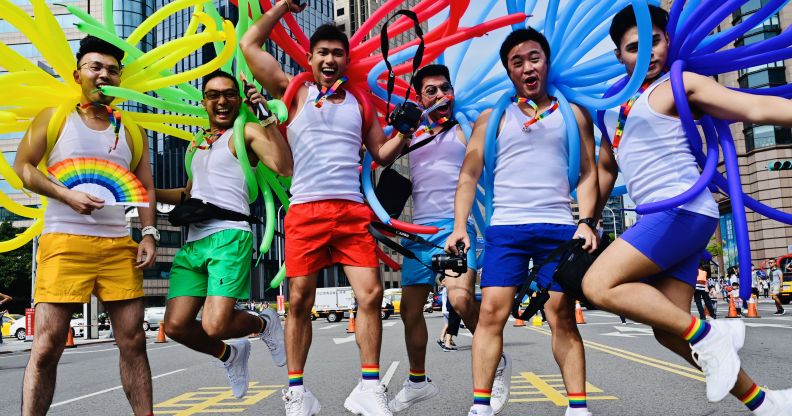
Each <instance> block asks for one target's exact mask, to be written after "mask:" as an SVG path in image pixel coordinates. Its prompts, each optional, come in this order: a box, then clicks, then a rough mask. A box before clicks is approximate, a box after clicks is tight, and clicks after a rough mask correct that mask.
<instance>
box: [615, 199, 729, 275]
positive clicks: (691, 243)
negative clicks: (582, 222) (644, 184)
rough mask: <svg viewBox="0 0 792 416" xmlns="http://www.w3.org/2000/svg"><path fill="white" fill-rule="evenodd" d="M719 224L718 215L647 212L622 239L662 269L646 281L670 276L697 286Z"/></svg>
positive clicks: (672, 210)
mask: <svg viewBox="0 0 792 416" xmlns="http://www.w3.org/2000/svg"><path fill="white" fill-rule="evenodd" d="M717 226H718V219H717V218H712V217H708V216H706V215H702V214H697V213H695V212H692V211H688V210H685V209H681V208H674V209H671V210H668V211H662V212H657V213H654V214H649V215H644V216H643V217H641V219H640V220H638V222H636V223H635V225H633V226H632V227H630V228H629V229H628V230H627V231H625V232H624V234H622V236H621V238H622V239H623V240H624V241H626V242H627V243H629V244H630V245H631V246H633V247H635V248H636V249H637V250H638V251H640V252H641V253H642V254H643V255H644V256H646V257H648V258H649V260H652V261H653V262H654V263H655V264H657V265H658V266H659V267H660V268H661V269H663V271H662V272H661V273H658V274H657V275H655V276H652V277H649V278H648V279H645V281H647V280H651V279H652V278H654V277H659V276H671V277H673V278H675V279H678V280H680V281H682V282H685V283H687V284H689V285H691V286H693V287H695V286H696V276H698V265H699V261H701V258H702V253H703V252H704V250H706V249H707V244H709V241H710V237H712V234H713V233H714V232H715V228H716V227H717Z"/></svg>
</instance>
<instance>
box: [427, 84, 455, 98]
mask: <svg viewBox="0 0 792 416" xmlns="http://www.w3.org/2000/svg"><path fill="white" fill-rule="evenodd" d="M453 90H454V87H453V86H451V83H450V82H445V83H443V84H441V85H440V86H437V85H429V86H427V87H426V88H424V89H423V95H425V96H427V97H429V98H431V97H434V96H436V95H437V94H438V92H439V91H442V92H443V94H448V93H449V92H451V91H453Z"/></svg>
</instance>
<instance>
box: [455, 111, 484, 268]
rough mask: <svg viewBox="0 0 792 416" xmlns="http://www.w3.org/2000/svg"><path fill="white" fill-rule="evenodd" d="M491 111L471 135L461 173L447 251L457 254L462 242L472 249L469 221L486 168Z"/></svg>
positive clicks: (478, 121)
mask: <svg viewBox="0 0 792 416" xmlns="http://www.w3.org/2000/svg"><path fill="white" fill-rule="evenodd" d="M490 114H491V111H489V110H487V111H485V112H483V113H481V115H480V116H479V118H478V120H476V124H475V125H474V126H473V133H472V134H471V135H470V142H468V145H467V150H466V151H465V160H464V161H463V162H462V168H461V170H460V171H459V181H458V182H457V189H456V194H455V195H454V231H453V232H452V233H451V235H450V236H448V240H447V241H446V244H445V249H446V251H450V252H452V253H456V252H457V249H456V244H457V243H458V242H460V241H461V242H462V243H463V244H464V245H465V251H467V250H468V248H470V237H469V236H468V235H467V221H468V218H469V217H470V210H471V208H472V207H473V204H474V203H476V184H477V183H478V180H479V177H480V176H481V169H482V168H483V167H484V138H485V135H486V131H487V124H488V123H489V117H490Z"/></svg>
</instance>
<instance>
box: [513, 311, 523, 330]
mask: <svg viewBox="0 0 792 416" xmlns="http://www.w3.org/2000/svg"><path fill="white" fill-rule="evenodd" d="M520 315H522V311H520ZM514 326H525V321H523V320H522V319H520V318H515V319H514Z"/></svg>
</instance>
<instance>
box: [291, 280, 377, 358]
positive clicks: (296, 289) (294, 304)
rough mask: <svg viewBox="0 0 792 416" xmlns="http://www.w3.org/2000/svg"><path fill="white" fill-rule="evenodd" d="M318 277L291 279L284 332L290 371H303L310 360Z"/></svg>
mask: <svg viewBox="0 0 792 416" xmlns="http://www.w3.org/2000/svg"><path fill="white" fill-rule="evenodd" d="M316 276H317V273H314V274H312V275H309V276H302V277H291V278H289V313H288V314H287V315H286V328H285V330H284V332H285V337H286V340H285V342H286V360H287V362H288V368H289V371H302V370H303V369H304V368H305V361H306V360H308V350H309V349H310V348H311V340H312V339H313V331H312V329H313V328H312V327H311V308H312V307H313V304H314V298H315V297H316ZM378 317H379V315H378Z"/></svg>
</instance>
